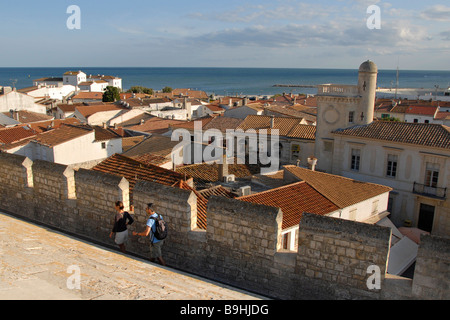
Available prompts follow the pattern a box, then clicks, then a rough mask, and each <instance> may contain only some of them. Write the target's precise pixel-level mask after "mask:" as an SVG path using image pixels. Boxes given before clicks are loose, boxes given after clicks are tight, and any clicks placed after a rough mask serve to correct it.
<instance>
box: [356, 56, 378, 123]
mask: <svg viewBox="0 0 450 320" xmlns="http://www.w3.org/2000/svg"><path fill="white" fill-rule="evenodd" d="M377 78H378V68H377V66H376V64H375V63H373V62H372V61H370V60H367V61H366V62H364V63H363V64H362V65H361V66H360V67H359V77H358V92H359V95H360V96H361V102H360V103H359V108H358V111H357V114H356V117H357V118H356V119H355V120H356V121H355V123H356V124H358V125H366V124H370V123H372V122H373V116H374V111H375V99H376V92H377Z"/></svg>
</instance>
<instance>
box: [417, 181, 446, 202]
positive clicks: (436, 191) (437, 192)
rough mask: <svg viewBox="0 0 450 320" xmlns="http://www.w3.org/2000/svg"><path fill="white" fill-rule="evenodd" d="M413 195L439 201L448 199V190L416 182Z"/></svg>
mask: <svg viewBox="0 0 450 320" xmlns="http://www.w3.org/2000/svg"><path fill="white" fill-rule="evenodd" d="M413 193H415V194H420V195H423V196H427V197H431V198H437V199H446V198H447V188H438V187H430V186H426V185H424V184H420V183H417V182H414V189H413Z"/></svg>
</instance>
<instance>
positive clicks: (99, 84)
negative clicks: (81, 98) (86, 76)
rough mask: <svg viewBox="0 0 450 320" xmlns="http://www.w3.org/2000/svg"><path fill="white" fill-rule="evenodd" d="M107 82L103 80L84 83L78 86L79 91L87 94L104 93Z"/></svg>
mask: <svg viewBox="0 0 450 320" xmlns="http://www.w3.org/2000/svg"><path fill="white" fill-rule="evenodd" d="M108 85H109V84H108V82H106V81H104V80H95V81H85V82H81V83H79V84H78V88H79V89H80V91H88V92H104V91H105V90H106V87H107V86H108Z"/></svg>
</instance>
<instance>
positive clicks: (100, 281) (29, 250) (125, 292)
mask: <svg viewBox="0 0 450 320" xmlns="http://www.w3.org/2000/svg"><path fill="white" fill-rule="evenodd" d="M10 299H14V300H264V299H265V298H264V297H261V296H258V295H254V294H251V293H248V292H244V291H242V290H238V289H235V288H232V287H229V286H226V285H222V284H219V283H215V282H213V281H209V280H205V279H202V278H200V277H196V276H192V275H189V274H186V273H183V272H180V271H177V270H174V269H171V268H168V267H161V266H159V265H157V264H153V263H150V262H148V261H146V260H144V259H139V258H136V257H132V256H128V255H123V254H121V253H119V252H118V251H114V250H110V249H108V248H104V247H100V246H98V245H95V244H92V243H89V242H86V241H83V240H80V239H76V238H74V237H71V236H68V235H65V234H63V233H59V232H57V231H54V230H52V229H49V228H46V227H42V226H37V225H34V224H32V223H29V222H25V221H23V220H19V219H17V218H14V217H12V216H9V215H6V214H2V213H0V300H10Z"/></svg>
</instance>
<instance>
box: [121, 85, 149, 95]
mask: <svg viewBox="0 0 450 320" xmlns="http://www.w3.org/2000/svg"><path fill="white" fill-rule="evenodd" d="M127 92H128V93H145V94H148V95H152V94H153V89H151V88H146V87H143V86H133V87H131V88H130V89H129V90H128V91H127Z"/></svg>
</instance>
